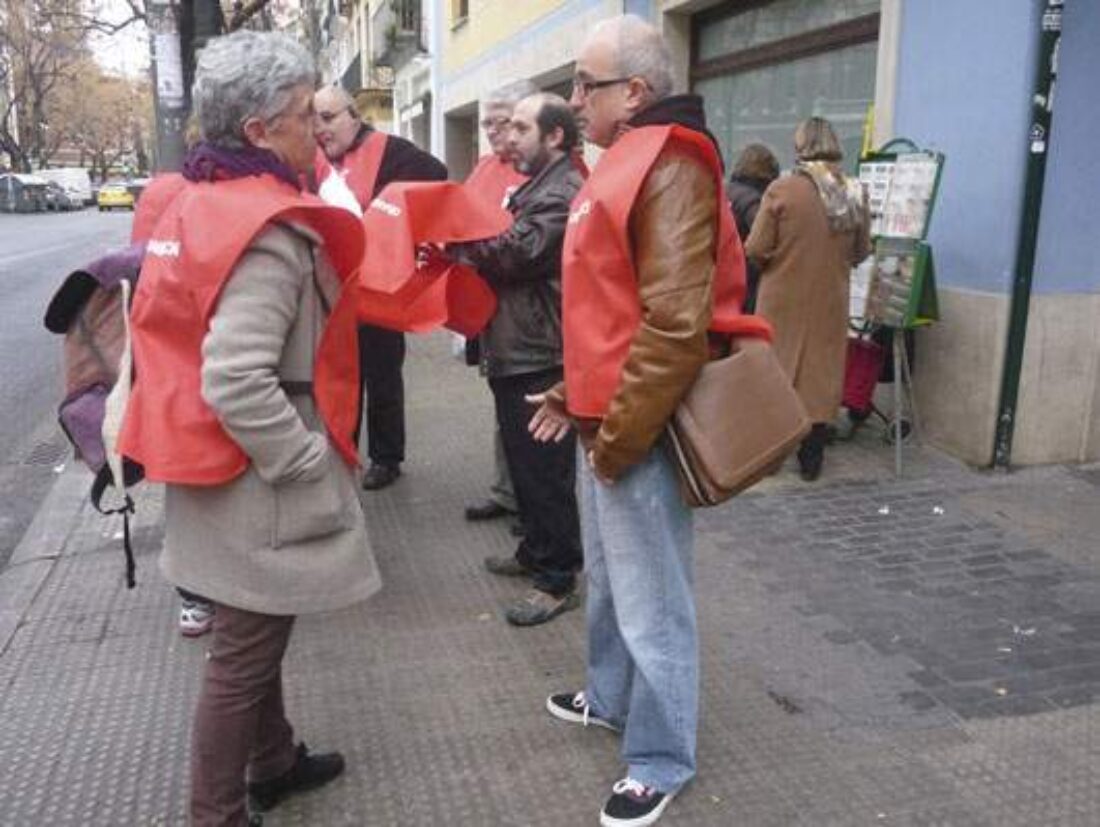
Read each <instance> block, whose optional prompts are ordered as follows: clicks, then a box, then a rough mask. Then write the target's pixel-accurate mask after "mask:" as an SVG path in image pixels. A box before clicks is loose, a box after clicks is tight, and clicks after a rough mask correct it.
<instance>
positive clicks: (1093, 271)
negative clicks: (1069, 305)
mask: <svg viewBox="0 0 1100 827" xmlns="http://www.w3.org/2000/svg"><path fill="white" fill-rule="evenodd" d="M1097 80H1100V3H1097V2H1095V0H1092V1H1091V2H1090V0H1070V2H1068V3H1066V6H1065V12H1064V15H1063V18H1062V42H1061V46H1060V55H1059V62H1058V83H1057V86H1056V91H1055V96H1054V124H1053V127H1052V130H1051V145H1050V157H1049V158H1048V159H1047V175H1046V188H1045V190H1044V192H1043V216H1042V221H1041V222H1040V224H1039V251H1038V259H1037V263H1036V267H1035V279H1034V283H1033V287H1034V290H1035V291H1036V292H1039V293H1084V292H1100V142H1098V138H1100V97H1098V95H1097V88H1096V84H1097Z"/></svg>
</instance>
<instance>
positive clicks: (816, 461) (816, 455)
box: [798, 422, 828, 482]
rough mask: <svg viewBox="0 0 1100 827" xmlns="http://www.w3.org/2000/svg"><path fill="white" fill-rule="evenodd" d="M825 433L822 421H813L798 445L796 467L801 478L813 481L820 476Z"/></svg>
mask: <svg viewBox="0 0 1100 827" xmlns="http://www.w3.org/2000/svg"><path fill="white" fill-rule="evenodd" d="M827 433H828V432H827V431H826V427H825V425H824V423H820V422H815V423H814V426H813V428H811V429H810V433H809V434H807V436H806V438H805V439H803V440H802V444H801V445H799V446H798V467H799V470H800V471H801V474H802V479H804V480H805V481H806V482H813V481H814V480H816V479H817V478H818V477H820V476H821V465H822V463H823V462H824V461H825V441H826V435H827Z"/></svg>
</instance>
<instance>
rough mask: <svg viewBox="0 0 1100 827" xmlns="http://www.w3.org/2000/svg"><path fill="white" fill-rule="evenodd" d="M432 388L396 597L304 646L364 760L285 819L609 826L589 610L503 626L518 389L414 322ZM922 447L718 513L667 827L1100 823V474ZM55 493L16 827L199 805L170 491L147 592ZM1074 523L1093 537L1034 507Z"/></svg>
mask: <svg viewBox="0 0 1100 827" xmlns="http://www.w3.org/2000/svg"><path fill="white" fill-rule="evenodd" d="M406 384H407V388H408V395H409V434H410V446H409V452H408V453H409V456H410V460H409V462H408V464H407V466H406V474H405V475H404V476H403V477H402V478H401V480H400V481H399V482H398V483H397V484H396V485H395V486H393V487H392V488H390V489H387V490H385V491H383V492H379V493H375V494H367V495H365V507H366V509H367V513H368V519H369V523H370V526H371V530H372V537H373V541H374V543H375V547H376V552H377V554H378V556H379V559H380V562H381V565H382V569H383V574H384V577H385V579H386V583H385V588H384V590H383V592H382V594H381V595H380V596H379V597H378V598H376V599H375V600H373V601H371V602H370V603H368V604H366V605H364V606H362V607H359V608H356V609H353V610H349V611H346V612H341V613H338V614H333V615H324V616H310V617H303V618H302V619H301V620H300V621H299V625H298V626H297V628H296V631H295V635H294V638H293V642H292V644H291V649H290V652H289V655H288V658H287V664H286V684H287V695H288V706H289V712H290V715H291V718H292V721H293V722H294V724H295V725H296V727H297V731H298V734H299V736H300V737H302V738H304V739H305V740H306V741H307V742H308V743H310V744H311V745H312V746H316V747H318V748H338V749H341V750H343V751H344V752H345V754H346V755H347V757H348V762H349V769H348V773H347V775H346V777H345V778H344V779H342V780H340V781H338V782H337V783H335V784H333V785H332V786H331V787H330V788H328V789H326V790H325V791H323V792H319V793H316V794H311V795H308V796H304V797H301V798H299V799H296V800H294V801H292V802H288V803H287V804H285V805H283V806H282V807H280V808H279V809H278V810H276V811H275V812H273V813H272V814H271V815H270V816H269V817H268V818H267V820H266V823H267V824H269V825H272V826H273V827H280V825H291V824H302V825H380V826H381V825H385V826H388V825H411V826H412V827H421V826H422V825H423V826H424V827H427V826H428V825H454V826H456V827H467V826H469V827H482V825H486V826H492V825H514V826H515V827H540V826H541V825H546V826H547V827H550V826H551V825H554V826H555V827H573V825H586V824H596V817H597V813H598V810H599V807H600V806H601V804H602V802H603V800H604V798H605V797H606V795H607V793H608V792H609V788H610V785H611V783H613V782H614V781H615V780H616V779H617V778H618V776H619V773H620V766H619V764H618V758H617V741H616V738H615V736H613V735H612V734H610V733H608V732H605V731H603V730H587V731H582V730H578V729H575V728H572V727H569V726H566V725H562V724H560V723H558V722H556V721H553V720H552V719H550V718H549V717H548V716H547V715H546V713H545V712H544V711H543V709H542V704H543V701H544V698H545V696H546V694H547V693H548V692H551V691H556V690H561V689H572V688H579V686H580V685H581V682H582V680H583V668H584V667H583V664H584V635H583V618H582V614H581V612H573V613H570V614H567V615H565V616H563V617H561V618H559V619H558V620H555V621H554V622H553V623H551V624H549V625H548V626H545V627H540V628H535V629H526V630H520V629H513V628H510V627H508V626H507V625H506V624H504V623H503V621H502V620H501V618H500V615H499V609H500V607H501V606H502V605H503V604H504V603H505V602H507V601H508V600H509V599H510V598H511V597H513V596H515V595H516V594H518V593H519V592H520V591H521V589H522V586H521V584H519V583H514V582H510V581H506V580H498V579H494V578H492V577H491V576H490V575H488V574H486V573H485V572H484V571H483V570H482V568H481V565H480V561H481V558H482V557H483V556H484V555H485V554H488V553H505V552H507V551H508V550H509V549H510V548H511V543H512V542H514V541H513V539H512V538H511V537H510V536H509V535H508V532H507V531H506V528H505V526H504V525H502V524H489V525H475V524H470V523H466V522H465V521H464V520H463V519H462V516H461V511H462V506H463V505H464V504H465V503H466V502H467V501H469V500H471V499H474V498H476V497H477V496H478V495H479V494H480V493H481V492H482V488H483V486H484V485H486V484H487V481H488V478H489V458H490V441H489V440H490V424H491V413H490V400H489V397H488V392H487V390H486V389H485V387H484V385H483V383H481V382H480V381H479V380H478V379H477V378H476V376H475V374H474V372H473V371H471V370H469V369H467V368H464V367H462V366H461V365H459V363H458V362H456V361H455V360H453V359H452V358H451V357H450V356H449V353H448V343H447V341H446V339H445V338H444V337H432V338H428V339H416V340H414V341H413V342H412V348H411V356H410V361H409V364H408V366H407V382H406ZM892 459H893V458H892V455H891V453H890V451H889V449H887V448H886V447H884V446H880V445H878V443H877V441H876V439H875V437H874V436H873V434H867V435H863V436H861V437H860V438H859V439H858V440H857V441H855V442H854V443H850V444H846V445H840V446H836V447H835V448H834V449H832V451H831V452H830V454H829V458H828V460H827V465H826V474H825V476H824V477H823V479H822V481H821V482H819V483H817V484H815V485H813V486H807V485H805V484H803V483H801V482H799V481H798V480H797V478H796V475H794V474H792V473H789V472H785V473H784V474H783V475H781V476H780V477H777V478H774V479H772V480H769V481H767V482H766V483H765V484H764V485H763V486H761V488H760V490H759V491H757V492H754V493H752V494H749V495H746V496H744V497H742V498H741V499H739V500H738V501H736V502H734V503H732V504H730V505H728V506H724V507H722V508H720V509H717V510H714V511H712V512H708V513H705V514H701V515H700V519H699V520H698V531H697V537H698V544H697V552H698V553H697V561H698V562H697V579H698V583H699V606H700V620H701V628H702V646H703V670H704V672H703V681H704V686H703V701H702V702H703V710H702V725H701V731H700V754H699V764H700V774H699V778H698V780H697V781H696V782H695V783H694V784H693V785H692V786H691V787H690V788H689V789H688V790H687V791H685V793H684V794H683V795H682V797H681V798H680V799H679V800H677V801H676V802H675V803H674V805H673V806H672V807H671V808H670V809H669V811H668V814H667V816H666V817H665V819H664V821H663V822H662V823H667V824H669V825H670V827H673V826H674V825H714V826H715V827H719V826H721V827H725V825H738V826H739V827H740V826H741V825H745V826H746V827H756V825H761V826H762V825H813V826H814V827H820V825H879V824H906V825H933V824H938V825H997V826H998V827H1000V825H1021V827H1024V825H1026V827H1036V825H1052V824H1065V825H1082V827H1084V825H1092V824H1096V823H1100V785H1097V784H1096V783H1095V772H1096V766H1097V764H1098V760H1097V759H1098V758H1100V737H1097V736H1095V735H1094V733H1097V732H1100V730H1097V726H1098V724H1100V715H1098V714H1097V711H1096V708H1095V707H1094V706H1093V705H1092V699H1093V697H1094V695H1095V693H1096V692H1097V691H1100V580H1098V579H1097V576H1098V572H1100V567H1098V566H1097V561H1096V559H1095V558H1094V557H1093V556H1092V555H1091V554H1090V553H1089V551H1088V549H1087V545H1088V543H1087V541H1086V540H1084V539H1082V538H1087V537H1089V536H1091V537H1095V536H1097V534H1096V531H1095V529H1100V519H1098V518H1096V517H1091V519H1092V520H1093V521H1096V524H1095V525H1085V524H1084V523H1085V522H1087V520H1088V519H1090V518H1089V517H1088V514H1090V513H1091V511H1090V510H1089V509H1087V507H1086V506H1087V504H1088V503H1090V502H1091V501H1092V499H1094V498H1095V494H1096V493H1097V491H1098V489H1097V487H1096V484H1097V480H1095V479H1093V477H1094V476H1096V475H1095V473H1093V472H1091V471H1089V470H1087V469H1086V470H1084V471H1081V470H1068V469H1061V468H1053V469H1045V470H1040V471H1035V472H1025V473H1022V474H1018V475H1014V476H1011V477H990V476H987V475H983V474H977V473H973V472H970V471H967V470H966V469H963V468H961V467H959V466H957V465H955V464H954V463H951V462H949V461H947V460H945V459H944V458H942V457H939V456H938V455H936V454H935V453H934V452H930V451H919V450H918V451H915V452H913V453H912V455H911V457H910V459H912V462H911V463H910V471H909V472H908V473H907V476H906V478H905V479H903V480H901V481H896V480H894V479H893V477H892ZM1090 474H1092V476H1090ZM66 479H68V477H66ZM77 482H79V480H78V481H77ZM73 490H78V489H73ZM51 502H53V507H55V508H56V509H57V510H58V513H56V514H47V515H44V519H43V520H42V521H40V522H41V524H42V525H43V526H45V527H46V528H49V527H51V526H52V527H53V528H52V531H45V530H43V532H42V533H41V534H40V537H41V542H42V544H43V549H42V553H43V554H44V555H46V558H47V559H38V560H34V559H32V560H30V561H29V562H25V563H24V564H22V565H23V566H26V567H27V568H26V569H25V571H26V572H30V571H31V570H32V568H39V569H41V570H42V571H44V572H48V573H46V574H45V579H44V580H42V578H39V580H42V582H41V587H40V589H39V590H38V591H37V592H35V593H31V594H30V595H29V596H28V597H27V599H26V600H24V601H22V602H21V603H19V606H18V607H17V606H16V603H15V602H12V601H11V600H10V595H11V593H12V592H11V588H10V584H11V583H13V582H14V579H13V578H14V577H19V576H22V575H20V574H19V571H16V573H15V575H13V574H12V572H10V571H9V572H6V573H5V574H4V575H3V576H2V584H6V585H8V586H9V588H8V589H7V590H5V589H4V588H0V594H2V595H4V596H5V600H7V601H8V603H6V604H5V606H3V607H0V619H2V618H3V616H4V615H3V612H4V610H8V616H9V617H11V616H14V615H15V614H18V615H19V616H20V617H21V622H20V625H19V626H18V628H17V629H16V630H15V632H14V634H13V635H12V636H11V637H10V640H8V643H7V645H6V648H4V649H3V650H2V651H0V756H2V758H3V761H2V766H3V770H2V775H0V779H2V780H0V824H4V825H8V824H11V825H19V826H20V827H22V825H36V826H37V825H82V826H83V825H110V826H111V827H116V825H154V824H183V823H185V800H186V766H187V743H188V740H187V727H188V720H189V717H190V714H191V709H192V705H193V701H194V697H195V691H196V687H197V682H198V676H199V671H200V669H201V663H202V643H201V641H197V642H196V641H191V642H189V641H185V640H183V639H181V638H180V637H179V635H178V632H177V631H176V628H175V620H176V610H177V605H176V600H175V597H174V594H173V592H172V591H171V589H170V588H169V587H168V586H167V585H166V584H165V583H164V582H163V581H162V580H161V579H160V577H159V575H158V574H157V572H156V568H155V564H154V561H155V548H156V546H157V544H158V542H159V536H160V530H159V517H160V511H159V496H158V494H157V492H156V490H155V489H153V488H151V487H150V488H149V490H147V491H145V492H143V502H142V505H141V511H140V514H139V522H138V525H139V528H138V532H137V544H138V546H139V548H140V549H142V550H143V553H142V555H141V559H140V561H139V566H140V568H139V583H140V585H139V588H138V589H137V590H135V591H132V592H127V591H126V589H125V588H124V587H123V585H122V583H121V571H122V563H121V552H120V550H119V543H118V541H117V540H115V539H114V533H115V531H116V526H115V525H114V524H113V523H110V522H107V521H104V520H103V519H102V518H100V517H99V516H98V515H96V514H94V512H91V511H90V509H88V508H83V509H82V510H79V506H78V502H79V501H78V500H77V499H74V498H73V497H67V498H66V497H55V498H53V499H52V500H51ZM1013 503H1016V504H1017V505H1016V506H1015V507H1014V506H1013V505H1012V504H1013ZM1036 503H1042V504H1044V506H1043V507H1040V506H1038V505H1036ZM66 509H67V510H66ZM1059 509H1061V511H1059ZM1063 512H1064V515H1065V519H1064V520H1062V522H1061V524H1062V525H1064V526H1065V527H1066V529H1065V531H1059V530H1056V528H1054V527H1052V525H1053V526H1056V525H1057V524H1059V523H1058V522H1057V520H1054V521H1051V524H1047V523H1042V522H1041V521H1040V520H1039V518H1038V517H1036V516H1034V515H1036V514H1038V515H1041V514H1045V513H1051V514H1059V513H1063ZM1028 514H1030V515H1033V516H1032V517H1031V518H1029V519H1028V520H1027V521H1025V520H1023V515H1028ZM1017 518H1018V519H1017ZM54 545H56V547H53V546H54ZM51 549H52V550H51ZM58 552H59V553H60V556H57V557H56V559H52V558H53V556H54V555H56V554H57V553H58ZM26 579H28V581H30V580H33V578H26ZM31 596H33V600H30V597H31ZM28 601H29V607H28V608H27V609H26V611H25V613H24V611H23V603H26V602H28ZM3 640H4V638H0V644H2V641H3Z"/></svg>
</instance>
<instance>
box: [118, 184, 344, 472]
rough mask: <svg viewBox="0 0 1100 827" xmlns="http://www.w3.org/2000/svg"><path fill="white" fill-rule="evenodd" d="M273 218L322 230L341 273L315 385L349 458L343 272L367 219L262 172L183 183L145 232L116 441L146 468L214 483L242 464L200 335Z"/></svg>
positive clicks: (332, 435) (333, 435) (331, 430)
mask: <svg viewBox="0 0 1100 827" xmlns="http://www.w3.org/2000/svg"><path fill="white" fill-rule="evenodd" d="M273 221H283V222H288V223H289V222H293V223H296V224H302V225H304V226H306V227H309V228H310V229H311V230H313V231H314V232H316V233H317V234H318V235H320V236H321V238H322V239H323V241H324V247H325V252H326V253H327V255H328V256H329V258H330V260H331V262H332V264H333V267H334V269H335V270H336V272H337V273H338V275H339V277H340V279H341V281H342V282H344V287H343V288H342V289H341V293H340V297H339V299H338V300H337V301H336V303H335V304H334V306H333V308H332V312H331V314H330V315H329V318H328V321H327V323H326V325H325V329H324V331H323V332H322V335H321V340H320V344H319V345H318V348H317V354H316V358H315V362H314V371H313V377H312V381H313V395H314V401H315V403H316V406H317V411H318V414H319V415H320V417H321V419H322V421H323V422H324V423H325V426H326V429H327V431H328V436H329V439H330V440H331V442H332V444H333V446H334V447H335V448H336V450H337V451H338V452H339V453H340V455H341V456H342V457H343V458H344V460H345V461H346V462H348V464H349V465H355V464H357V463H358V458H357V455H356V450H355V445H354V443H353V441H352V432H353V431H354V429H355V415H356V411H357V410H358V407H357V401H358V400H357V395H358V389H359V365H358V347H357V344H356V342H357V339H356V326H355V324H356V323H355V291H354V290H353V289H352V286H353V285H352V283H351V281H350V279H351V277H352V275H353V274H354V272H355V268H356V267H357V266H358V264H359V261H360V259H361V258H362V253H363V243H364V242H363V229H362V226H361V224H360V222H359V221H358V220H357V219H356V217H355V216H354V215H352V214H351V213H349V212H347V211H346V210H342V209H339V208H337V207H330V206H328V205H327V204H325V203H324V202H322V201H321V200H320V199H319V198H316V197H315V196H312V195H302V194H300V193H299V192H298V191H297V190H296V189H294V188H293V187H291V186H289V185H287V184H284V183H282V182H280V181H277V180H276V179H275V178H273V177H272V176H270V175H264V176H260V177H256V176H251V177H247V178H239V179H236V180H229V181H218V182H216V183H210V182H202V183H187V184H185V185H184V186H183V188H182V190H181V191H180V192H179V194H178V195H177V196H176V197H175V198H174V199H173V200H172V202H171V204H169V206H168V208H167V209H166V210H165V212H164V214H163V215H162V216H161V219H160V220H159V221H158V222H157V225H156V229H155V230H154V231H153V234H152V237H151V238H150V239H149V241H148V244H147V247H146V253H145V259H144V262H143V264H142V270H141V280H140V281H139V283H138V287H137V290H136V291H135V294H134V302H133V308H132V310H131V312H130V319H131V326H132V331H133V353H134V366H135V376H136V380H135V383H134V389H133V392H132V394H131V396H130V400H129V403H128V405H127V407H126V415H125V419H124V421H123V426H122V434H121V436H120V440H119V450H120V451H121V453H122V454H124V455H125V456H127V457H129V458H131V459H133V460H135V461H137V462H139V463H141V465H142V466H144V468H145V476H146V478H147V479H150V480H153V481H156V482H171V483H179V484H186V485H220V484H223V483H226V482H229V481H231V480H233V479H234V478H236V477H237V476H239V475H240V474H241V473H243V472H244V470H245V469H246V468H247V467H248V463H249V460H248V457H247V456H246V455H245V453H244V451H243V450H241V448H240V446H239V445H238V444H237V443H236V442H235V441H234V440H233V438H232V437H230V436H229V434H228V433H227V432H226V431H225V429H224V428H223V427H222V425H221V423H220V422H219V421H218V418H217V416H216V415H215V413H214V411H213V410H211V408H210V407H209V406H208V405H207V404H206V402H205V401H204V400H203V398H202V341H203V338H204V337H205V336H206V334H207V332H208V330H209V327H210V318H211V316H212V315H213V314H214V310H215V308H216V306H217V303H218V298H219V297H220V295H221V291H222V288H223V287H224V286H225V284H226V282H227V280H228V279H229V277H230V274H231V273H232V272H233V268H234V266H235V265H236V264H237V262H238V260H239V259H240V258H241V256H242V255H243V254H244V252H245V250H246V249H247V248H248V246H249V244H251V243H252V240H253V239H254V238H255V237H256V235H257V234H258V233H259V232H260V231H262V230H263V228H264V226H265V225H267V224H269V223H271V222H273ZM302 378H303V377H287V379H291V380H297V379H302Z"/></svg>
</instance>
